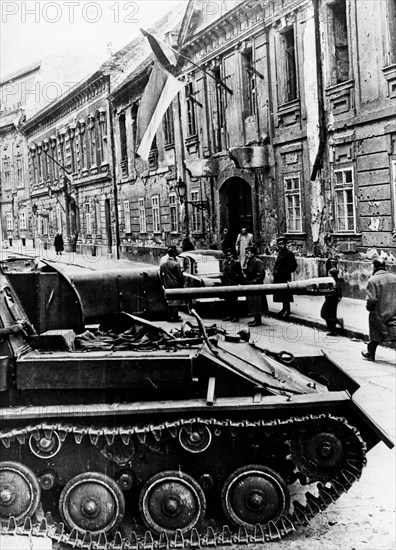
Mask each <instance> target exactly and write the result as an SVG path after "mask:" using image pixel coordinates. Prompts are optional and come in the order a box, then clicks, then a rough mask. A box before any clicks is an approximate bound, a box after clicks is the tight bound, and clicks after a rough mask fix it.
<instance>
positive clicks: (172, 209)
mask: <svg viewBox="0 0 396 550" xmlns="http://www.w3.org/2000/svg"><path fill="white" fill-rule="evenodd" d="M169 213H170V230H171V233H178V231H179V223H178V215H177V214H178V211H177V198H176V193H170V194H169Z"/></svg>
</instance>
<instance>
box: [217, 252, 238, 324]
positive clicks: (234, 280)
mask: <svg viewBox="0 0 396 550" xmlns="http://www.w3.org/2000/svg"><path fill="white" fill-rule="evenodd" d="M225 254H226V259H225V260H224V262H223V264H222V266H221V282H222V284H223V285H227V286H234V285H240V284H241V283H242V282H243V276H242V269H241V264H240V263H239V261H238V260H236V259H235V258H234V252H233V250H232V249H231V248H229V249H228V250H226V251H225ZM225 308H226V311H227V316H226V317H224V319H223V321H231V322H233V323H236V322H237V321H239V315H238V296H227V298H226V299H225Z"/></svg>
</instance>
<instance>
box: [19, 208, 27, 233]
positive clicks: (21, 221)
mask: <svg viewBox="0 0 396 550" xmlns="http://www.w3.org/2000/svg"><path fill="white" fill-rule="evenodd" d="M19 229H21V230H23V231H25V230H26V229H27V224H26V212H25V211H24V210H21V212H19Z"/></svg>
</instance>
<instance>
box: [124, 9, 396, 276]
mask: <svg viewBox="0 0 396 550" xmlns="http://www.w3.org/2000/svg"><path fill="white" fill-rule="evenodd" d="M379 8H380V9H379ZM394 14H395V2H394V0H381V1H380V2H378V3H377V2H371V1H369V2H358V1H355V0H337V1H330V0H328V1H327V0H323V1H321V2H312V1H295V2H246V1H241V2H228V3H224V2H222V3H210V2H194V1H192V2H189V4H188V7H187V10H186V14H185V17H184V20H183V22H182V25H181V28H180V31H179V33H178V34H177V35H176V34H175V33H171V35H170V36H168V40H172V41H173V42H172V43H173V45H174V46H175V48H176V49H180V51H181V52H182V53H183V55H184V56H185V57H186V58H187V61H186V60H185V61H184V63H183V64H182V69H181V71H180V74H179V75H178V77H179V78H181V79H183V80H184V81H185V87H184V89H183V90H182V91H181V92H180V93H179V95H178V97H177V98H176V99H175V100H174V101H173V103H172V105H171V107H170V108H169V110H168V112H167V114H166V116H165V117H164V120H163V123H162V126H161V127H160V128H159V130H158V132H157V135H156V139H155V141H154V143H153V146H152V151H151V153H150V158H149V162H148V163H144V162H142V161H141V160H140V159H139V158H137V157H136V154H135V153H134V150H135V147H136V144H135V143H134V141H133V140H134V136H136V132H135V130H134V128H135V126H136V113H137V109H138V103H139V97H140V96H141V94H142V92H143V90H144V86H145V84H146V82H147V78H148V77H147V74H146V73H147V65H146V66H142V67H141V68H140V70H137V71H136V72H135V74H132V75H130V78H129V79H128V81H127V82H126V83H124V84H123V86H121V87H120V88H119V89H118V90H116V91H115V94H114V98H113V101H114V109H115V110H114V120H115V135H116V142H118V149H117V150H118V156H117V165H118V177H117V182H118V184H119V185H120V189H121V194H120V196H121V197H122V199H121V200H120V201H119V208H120V212H121V216H120V219H121V220H122V224H121V226H120V234H121V240H122V242H123V243H124V253H125V254H126V255H128V256H130V255H134V254H135V253H136V252H138V251H139V253H141V252H142V251H144V249H150V251H152V250H153V249H155V248H156V247H159V248H161V247H164V246H166V244H168V243H173V244H179V243H180V240H181V237H182V234H183V233H184V232H186V231H187V232H188V233H189V234H190V237H191V240H192V241H193V242H194V244H195V247H196V248H203V247H205V248H207V247H216V246H218V245H219V242H218V238H219V234H220V231H221V229H222V228H223V227H227V228H228V229H229V231H230V234H231V236H232V237H234V238H236V236H237V234H238V232H239V231H240V229H241V227H243V226H247V227H248V229H250V230H251V231H252V232H253V233H254V235H255V238H256V241H257V242H258V244H259V245H260V247H261V252H262V253H266V252H267V253H268V252H270V253H271V251H272V248H273V245H274V243H275V240H276V237H277V236H278V235H280V234H286V235H287V237H288V239H289V241H290V244H291V246H292V247H293V248H294V250H295V251H296V252H298V254H299V256H300V268H301V269H300V272H301V274H302V276H304V274H305V275H316V274H323V272H324V271H323V270H324V262H321V261H320V260H319V261H318V260H317V259H319V258H327V257H329V256H330V257H337V258H338V259H339V260H341V261H342V262H344V266H343V267H344V271H349V272H351V273H352V274H353V272H354V271H355V269H360V267H354V265H356V266H357V265H358V264H359V260H361V259H362V257H364V255H365V253H366V252H367V250H368V249H371V248H377V249H383V250H386V251H387V252H388V253H390V254H393V255H396V254H395V249H396V237H395V227H396V205H395V194H396V191H395V188H396V184H395V177H396V175H395V108H396V91H395V82H396V81H395V74H396V73H395V71H396V65H395V61H396V59H395V39H394V37H395V32H394V29H393V26H394V21H395V18H394ZM189 60H191V62H189ZM197 66H199V67H201V68H202V69H203V70H202V69H200V68H199V67H197ZM208 73H209V74H208ZM213 76H214V77H215V78H213ZM180 182H181V183H182V185H183V187H185V188H186V197H185V199H184V201H183V203H180V201H179V195H180V193H179V187H180ZM150 253H152V252H150ZM158 253H162V250H161V251H158ZM314 258H315V259H314Z"/></svg>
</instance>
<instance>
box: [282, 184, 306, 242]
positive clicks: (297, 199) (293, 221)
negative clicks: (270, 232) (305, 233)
mask: <svg viewBox="0 0 396 550" xmlns="http://www.w3.org/2000/svg"><path fill="white" fill-rule="evenodd" d="M284 184H285V201H286V231H287V232H288V233H289V232H290V233H301V231H302V214H301V189H300V176H299V175H296V176H288V177H286V178H284Z"/></svg>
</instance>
